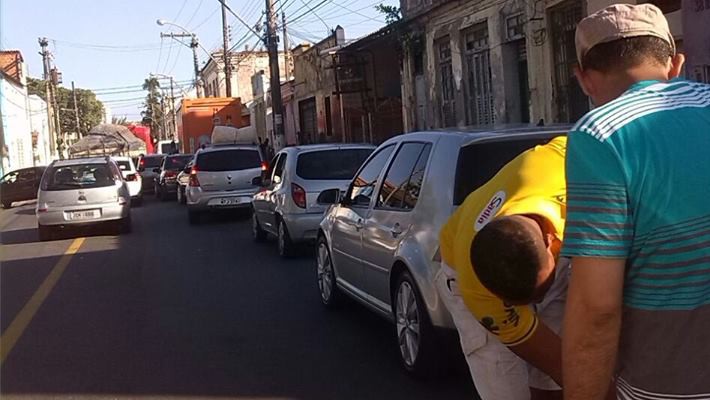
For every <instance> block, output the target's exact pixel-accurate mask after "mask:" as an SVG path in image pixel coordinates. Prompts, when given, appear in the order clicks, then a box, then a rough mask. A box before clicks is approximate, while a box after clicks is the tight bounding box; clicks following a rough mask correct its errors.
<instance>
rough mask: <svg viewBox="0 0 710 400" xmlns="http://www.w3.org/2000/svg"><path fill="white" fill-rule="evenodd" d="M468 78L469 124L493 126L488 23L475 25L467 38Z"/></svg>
mask: <svg viewBox="0 0 710 400" xmlns="http://www.w3.org/2000/svg"><path fill="white" fill-rule="evenodd" d="M464 39H465V51H466V72H467V75H468V76H467V77H468V95H467V100H468V107H467V109H468V115H467V118H468V123H469V124H471V125H491V124H493V123H494V122H495V110H494V108H493V84H492V77H491V58H490V49H489V47H488V23H487V22H482V23H480V24H477V25H475V26H474V27H473V28H471V30H469V31H468V32H467V33H466V34H465V36H464Z"/></svg>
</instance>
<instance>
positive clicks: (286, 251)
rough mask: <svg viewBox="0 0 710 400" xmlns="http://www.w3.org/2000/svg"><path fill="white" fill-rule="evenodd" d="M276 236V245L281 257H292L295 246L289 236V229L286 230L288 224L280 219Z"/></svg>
mask: <svg viewBox="0 0 710 400" xmlns="http://www.w3.org/2000/svg"><path fill="white" fill-rule="evenodd" d="M276 233H277V235H276V239H277V240H276V243H277V247H278V251H279V255H280V256H281V257H291V256H292V255H293V252H294V245H293V242H291V237H289V235H288V228H286V223H285V222H284V221H283V220H282V219H280V218H279V220H278V228H277V232H276Z"/></svg>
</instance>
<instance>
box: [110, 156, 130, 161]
mask: <svg viewBox="0 0 710 400" xmlns="http://www.w3.org/2000/svg"><path fill="white" fill-rule="evenodd" d="M111 158H112V159H113V160H115V161H131V157H124V156H111Z"/></svg>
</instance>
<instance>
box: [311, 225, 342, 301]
mask: <svg viewBox="0 0 710 400" xmlns="http://www.w3.org/2000/svg"><path fill="white" fill-rule="evenodd" d="M316 274H317V279H318V291H319V292H320V300H321V302H322V303H323V305H324V306H326V308H336V307H337V306H338V305H339V304H340V292H339V290H338V286H337V285H336V284H335V269H333V260H332V258H330V250H329V249H328V242H327V241H326V239H325V237H323V236H321V237H319V238H318V246H317V253H316Z"/></svg>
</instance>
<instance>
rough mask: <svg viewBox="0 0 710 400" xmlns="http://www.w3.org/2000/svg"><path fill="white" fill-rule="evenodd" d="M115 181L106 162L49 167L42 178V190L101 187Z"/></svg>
mask: <svg viewBox="0 0 710 400" xmlns="http://www.w3.org/2000/svg"><path fill="white" fill-rule="evenodd" d="M115 183H116V182H115V180H114V177H113V175H112V173H111V170H110V169H109V168H108V165H106V164H79V165H67V166H63V167H52V168H49V170H47V172H46V173H45V174H44V178H43V179H42V190H71V189H88V188H100V187H107V186H113V185H114V184H115Z"/></svg>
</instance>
